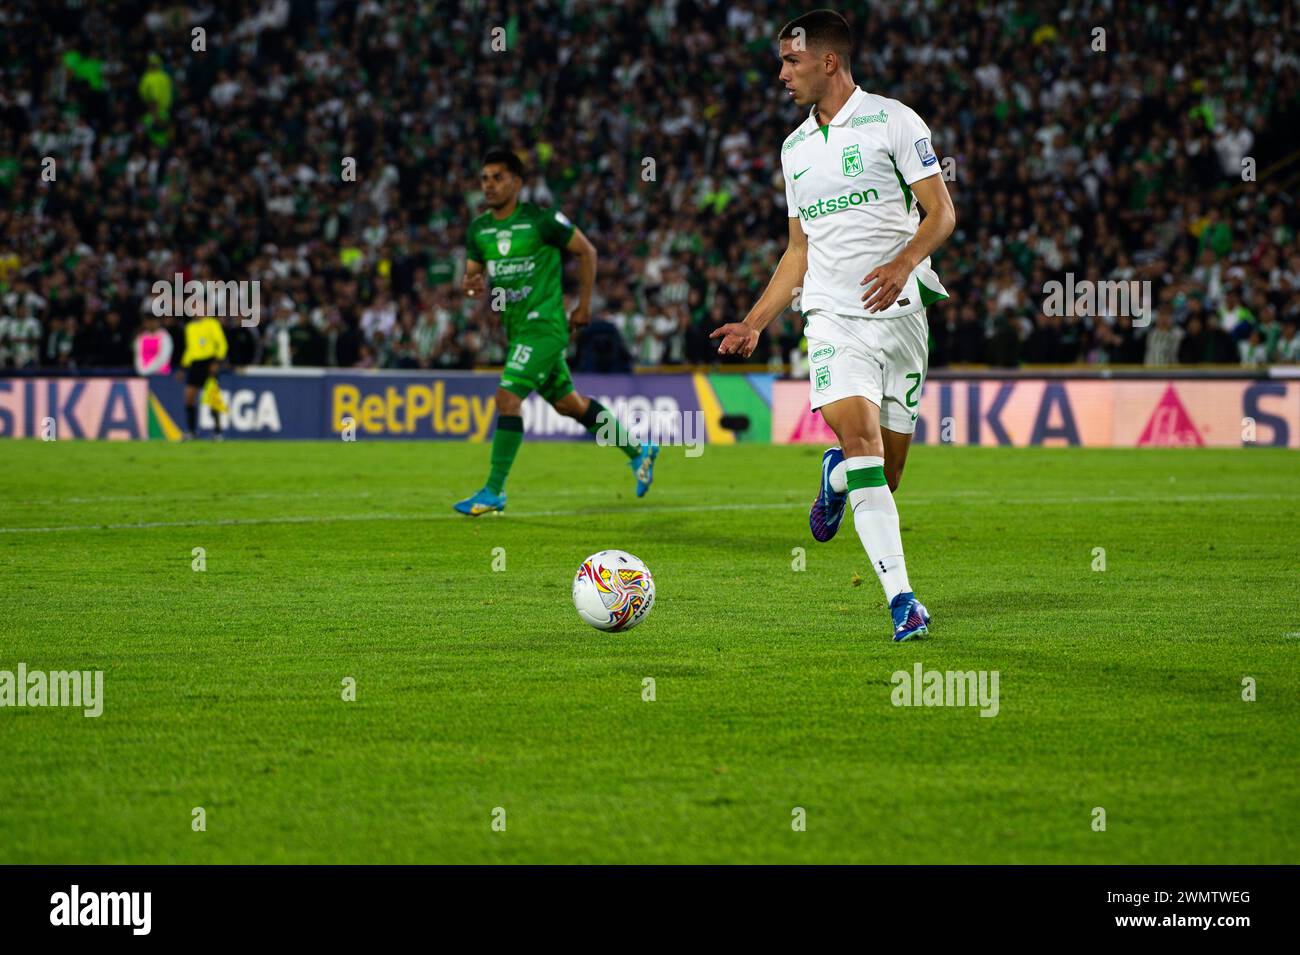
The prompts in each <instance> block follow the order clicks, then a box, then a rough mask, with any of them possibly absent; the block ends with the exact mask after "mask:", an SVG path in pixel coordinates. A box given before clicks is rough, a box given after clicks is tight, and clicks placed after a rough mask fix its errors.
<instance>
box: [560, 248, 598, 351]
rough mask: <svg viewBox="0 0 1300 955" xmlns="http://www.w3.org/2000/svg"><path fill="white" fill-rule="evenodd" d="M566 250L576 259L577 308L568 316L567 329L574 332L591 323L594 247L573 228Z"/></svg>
mask: <svg viewBox="0 0 1300 955" xmlns="http://www.w3.org/2000/svg"><path fill="white" fill-rule="evenodd" d="M564 248H565V249H566V250H568V251H569V252H572V253H573V254H574V255H576V256H577V257H578V307H577V308H575V309H574V310H573V312H572V314H570V315H569V327H570V328H571V329H573V330H574V331H576V330H578V329H579V328H581V327H582V326H584V325H587V324H589V323H590V322H591V290H592V289H593V288H594V287H595V285H596V247H595V246H594V245H592V244H591V240H589V239H588V238H587V237H586V236H585V235H583V234H582V230H581V229H579V228H578V227H577V226H574V227H573V235H571V236H569V241H568V243H567V244H566V245H565V246H564Z"/></svg>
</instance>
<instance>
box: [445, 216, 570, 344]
mask: <svg viewBox="0 0 1300 955" xmlns="http://www.w3.org/2000/svg"><path fill="white" fill-rule="evenodd" d="M573 229H574V226H573V223H572V222H570V221H569V220H568V219H566V218H565V217H564V214H563V213H561V212H558V211H556V210H554V209H543V208H541V207H540V206H537V205H535V204H534V203H531V202H521V203H519V204H518V205H517V206H515V211H514V212H512V213H510V215H509V216H507V217H506V218H504V219H497V218H495V217H494V216H493V215H492V213H491V212H485V213H483V215H481V216H479V217H478V218H477V219H475V220H474V221H473V222H471V223H470V224H469V230H468V231H467V232H466V235H465V246H466V254H467V255H468V256H469V258H471V259H473V260H474V261H475V262H482V263H485V264H486V266H487V289H488V296H489V301H491V300H492V299H491V296H493V295H496V294H497V293H496V292H495V289H498V288H500V289H504V290H505V310H504V312H503V313H502V321H503V322H504V324H505V330H506V336H507V337H508V338H509V339H510V340H511V341H515V340H517V339H520V338H525V337H526V338H530V339H532V338H538V337H542V338H555V337H559V338H562V339H564V340H565V341H567V340H568V337H569V329H568V318H567V316H566V315H565V314H564V296H563V294H562V293H561V290H560V273H561V266H560V249H562V248H564V246H566V245H568V243H569V239H570V237H571V236H572V235H573Z"/></svg>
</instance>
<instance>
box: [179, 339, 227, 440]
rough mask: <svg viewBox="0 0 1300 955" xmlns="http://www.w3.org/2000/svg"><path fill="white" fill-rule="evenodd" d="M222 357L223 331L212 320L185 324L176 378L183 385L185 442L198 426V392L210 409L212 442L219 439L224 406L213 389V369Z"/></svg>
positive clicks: (217, 388)
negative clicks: (201, 394)
mask: <svg viewBox="0 0 1300 955" xmlns="http://www.w3.org/2000/svg"><path fill="white" fill-rule="evenodd" d="M225 357H226V332H225V330H224V329H223V328H222V327H221V323H220V322H219V321H217V320H216V319H215V318H192V319H190V320H189V321H188V322H186V323H185V353H184V354H183V355H182V356H181V369H182V370H181V371H180V372H178V373H177V377H178V378H180V379H181V380H183V381H184V382H185V440H186V441H190V440H192V439H193V438H194V432H195V431H197V430H198V424H199V405H198V401H199V392H200V389H201V390H202V392H203V401H204V403H205V404H207V405H208V407H210V408H211V409H212V440H214V441H220V440H221V415H222V414H223V413H224V412H225V410H226V403H225V402H224V401H223V400H222V398H221V389H220V388H219V387H218V386H217V368H218V367H219V366H220V364H221V362H222V361H223V360H224V359H225Z"/></svg>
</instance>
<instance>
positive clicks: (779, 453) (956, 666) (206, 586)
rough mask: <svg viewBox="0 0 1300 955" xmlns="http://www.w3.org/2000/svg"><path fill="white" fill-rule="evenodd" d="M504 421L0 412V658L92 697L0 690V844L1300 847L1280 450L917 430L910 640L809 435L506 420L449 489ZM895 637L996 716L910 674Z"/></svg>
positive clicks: (600, 852)
mask: <svg viewBox="0 0 1300 955" xmlns="http://www.w3.org/2000/svg"><path fill="white" fill-rule="evenodd" d="M487 453H488V449H487V447H485V446H482V445H478V446H473V445H461V444H432V443H410V444H399V443H378V442H376V443H369V444H367V443H364V442H359V443H355V444H344V443H341V442H340V443H337V444H326V443H273V444H261V443H251V442H250V443H238V442H228V443H225V444H221V445H213V444H208V443H203V442H199V443H193V444H188V445H167V444H160V443H148V444H131V445H122V444H95V443H71V442H53V443H48V444H46V443H40V442H4V443H3V445H0V669H9V670H13V669H15V668H16V666H17V664H18V663H19V662H24V663H25V664H26V665H27V667H28V668H29V669H43V670H59V669H74V668H75V669H102V670H103V671H105V689H104V693H105V698H106V699H105V704H104V713H103V715H102V716H101V717H99V718H98V719H87V718H85V717H84V716H82V715H81V713H80V711H74V710H69V709H55V708H45V709H35V708H26V709H22V708H16V707H15V708H5V709H0V761H2V762H3V766H4V771H3V773H0V862H19V863H36V862H57V863H114V862H184V863H215V862H359V863H371V862H374V863H378V862H398V863H422V862H454V863H469V862H571V861H572V862H576V861H583V862H620V863H636V862H642V863H665V862H714V863H719V862H747V863H752V862H784V863H794V862H835V863H841V862H867V863H874V862H904V863H944V862H993V863H1028V862H1038V863H1064V862H1081V863H1139V862H1142V863H1179V862H1193V863H1284V862H1295V861H1296V859H1297V850H1298V849H1300V796H1298V795H1297V794H1298V793H1300V785H1298V784H1300V769H1298V765H1300V755H1298V754H1300V745H1298V744H1300V667H1297V664H1296V656H1297V653H1300V579H1298V574H1300V561H1298V558H1297V553H1298V549H1300V466H1298V464H1300V458H1297V456H1296V453H1295V452H1287V451H1273V450H1264V449H1250V450H1240V451H1232V450H1227V451H1217V450H1143V451H1125V450H1115V451H1097V450H1061V449H979V448H934V447H918V448H916V449H915V450H914V451H913V454H912V459H911V461H910V462H909V464H908V469H907V474H906V477H905V480H904V483H903V487H902V489H901V490H900V492H899V494H898V502H899V507H900V509H901V512H902V519H903V527H904V541H905V543H906V547H907V557H908V567H909V571H910V575H911V579H912V582H913V584H914V585H915V587H916V590H917V592H918V594H919V596H920V597H921V599H922V600H924V601H925V602H926V604H927V605H928V606H929V607H930V609H931V611H932V612H933V614H934V625H933V629H932V632H931V635H930V636H929V637H928V638H926V639H925V640H923V641H919V642H916V643H909V644H902V645H896V644H894V643H892V642H891V641H890V639H889V636H890V634H889V625H888V621H887V615H886V611H885V610H884V602H883V597H882V595H881V593H880V591H879V587H878V585H877V583H876V580H875V576H874V574H873V573H872V572H871V569H870V566H869V563H868V561H867V560H866V558H865V555H864V554H863V552H862V548H861V545H860V544H859V542H858V540H857V537H856V536H855V534H854V533H853V529H852V526H851V524H846V526H845V527H844V528H843V529H842V530H841V533H840V535H839V536H838V537H837V538H836V539H835V540H834V541H832V542H830V543H829V544H816V543H815V542H813V541H812V539H811V538H810V536H809V533H808V527H807V507H808V503H809V501H810V500H811V498H812V496H813V494H814V491H815V484H816V479H817V472H818V463H819V459H820V449H817V448H795V447H766V446H743V445H742V446H728V447H723V446H710V447H708V448H707V449H706V450H705V452H704V454H703V455H702V456H700V457H698V458H687V457H685V455H684V453H683V451H682V449H680V448H676V449H669V450H667V451H665V453H664V455H663V456H662V457H661V459H660V464H659V468H658V474H657V481H656V484H655V486H654V488H653V490H652V491H651V493H650V494H649V495H648V496H647V497H646V498H645V499H644V500H641V501H638V500H637V499H636V498H635V496H634V494H633V492H632V478H631V474H630V472H629V470H628V468H627V467H626V464H625V462H624V459H623V458H622V456H621V455H620V454H618V453H617V452H616V451H613V450H611V449H608V448H598V447H595V446H594V445H574V444H550V445H547V444H537V443H526V444H525V445H524V447H523V449H522V450H521V452H520V455H519V459H518V461H517V464H516V468H515V472H514V474H513V475H512V477H511V480H510V484H509V486H508V491H509V494H510V510H509V511H508V513H507V515H506V516H504V517H486V518H480V519H477V520H470V519H466V518H461V517H459V516H457V515H454V514H453V513H452V512H451V504H452V502H453V501H454V500H456V499H457V498H459V497H461V496H463V495H465V494H467V493H469V492H470V491H472V490H474V489H475V488H477V487H479V486H480V484H481V482H482V478H483V475H484V473H485V469H486V465H487ZM196 547H202V548H204V551H205V553H206V568H207V569H206V571H203V572H197V571H195V570H193V569H192V562H193V560H194V558H193V556H192V554H193V550H194V548H196ZM607 547H618V548H623V549H626V550H629V551H631V552H632V553H634V554H636V555H638V556H639V557H641V558H642V559H644V560H645V561H646V562H647V563H648V564H649V566H650V568H651V570H652V571H653V572H654V574H655V578H656V583H657V589H658V596H657V601H656V604H655V607H654V610H653V612H652V613H651V614H650V616H649V618H648V619H647V620H646V621H645V623H643V624H642V625H641V626H640V627H639V628H638V629H636V630H633V631H631V632H630V633H627V634H614V635H607V634H601V633H598V632H596V631H594V630H591V629H589V628H587V627H586V626H584V625H582V624H581V623H580V622H579V621H578V619H577V616H576V614H575V613H574V611H573V608H572V605H571V603H570V599H569V589H570V583H571V580H572V576H573V573H574V571H575V570H576V568H577V566H578V564H579V562H580V561H581V560H582V558H584V557H586V556H587V555H588V554H590V553H593V552H595V551H597V550H601V549H603V548H607ZM497 548H501V549H502V550H496V549H497ZM795 548H804V549H805V550H806V569H804V570H802V571H799V570H796V569H794V567H795V566H797V564H798V552H796V551H795V550H794V549H795ZM1095 548H1104V551H1105V570H1104V571H1103V570H1094V569H1093V567H1094V564H1095V563H1096V562H1097V556H1096V554H1095ZM502 554H504V560H505V569H504V570H502V571H495V570H494V569H493V563H494V560H496V561H497V563H498V565H499V558H500V557H501V555H502ZM855 572H856V573H857V574H859V575H861V578H862V579H861V584H860V586H854V584H853V577H854V575H855ZM918 662H920V663H922V664H923V666H924V667H925V669H927V670H929V669H938V670H988V671H992V670H996V671H998V672H999V674H1000V710H999V713H998V715H997V716H996V717H993V718H982V717H980V716H979V713H978V711H977V710H976V709H973V708H957V707H947V708H944V707H930V708H923V707H916V708H904V707H895V706H893V705H892V703H891V691H892V689H893V687H892V685H891V674H893V673H894V672H895V671H896V670H907V671H910V670H911V669H912V668H913V666H914V665H915V664H916V663H918ZM346 677H351V678H353V679H354V680H355V681H356V700H355V702H345V701H343V699H342V681H343V680H344V678H346ZM646 677H652V678H654V680H655V697H656V699H655V700H654V701H653V702H646V701H644V700H643V699H642V688H643V682H642V681H643V680H644V678H646ZM1246 677H1251V678H1253V679H1254V680H1255V681H1256V693H1257V699H1256V700H1255V701H1254V702H1247V701H1243V699H1242V695H1243V679H1244V678H1246ZM195 807H203V809H204V810H205V812H206V820H207V828H206V831H202V832H196V831H194V830H193V829H192V827H191V819H192V815H191V813H192V810H193V809H194V808H195ZM496 807H502V808H504V809H505V811H506V815H505V821H506V828H505V831H504V832H501V831H494V830H493V828H492V821H493V812H494V809H496ZM796 807H801V808H803V809H804V810H805V812H806V829H805V831H795V829H794V828H793V827H792V819H793V813H794V810H795V808H796ZM1095 807H1101V808H1104V810H1105V812H1106V828H1105V831H1100V832H1099V831H1094V829H1093V819H1094V815H1093V810H1094V808H1095Z"/></svg>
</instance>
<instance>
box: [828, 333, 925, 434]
mask: <svg viewBox="0 0 1300 955" xmlns="http://www.w3.org/2000/svg"><path fill="white" fill-rule="evenodd" d="M804 318H805V319H806V322H807V324H806V325H805V326H804V335H806V336H807V338H808V377H809V378H810V379H811V382H810V390H809V393H808V401H809V404H811V405H812V408H813V410H814V411H816V410H817V409H818V408H820V407H821V406H822V405H828V404H830V403H831V402H832V401H838V400H839V399H841V398H851V397H855V396H856V397H861V398H866V399H867V400H868V401H870V402H871V403H872V404H873V405H875V406H876V407H877V408H879V409H880V426H881V427H882V428H885V429H887V430H889V431H897V432H899V433H900V434H911V433H912V432H913V431H915V430H916V416H917V413H918V407H919V405H920V403H921V386H922V385H923V384H924V382H925V373H926V369H927V368H928V366H929V358H930V326H929V324H928V323H927V322H926V319H925V309H922V310H921V311H919V312H914V313H913V314H911V315H903V316H902V317H900V318H873V317H868V316H864V315H838V314H836V313H834V312H827V311H824V310H822V309H813V310H812V311H810V312H808V313H807V314H806V315H805V316H804Z"/></svg>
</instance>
